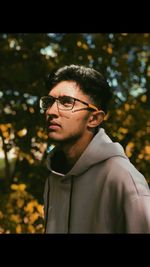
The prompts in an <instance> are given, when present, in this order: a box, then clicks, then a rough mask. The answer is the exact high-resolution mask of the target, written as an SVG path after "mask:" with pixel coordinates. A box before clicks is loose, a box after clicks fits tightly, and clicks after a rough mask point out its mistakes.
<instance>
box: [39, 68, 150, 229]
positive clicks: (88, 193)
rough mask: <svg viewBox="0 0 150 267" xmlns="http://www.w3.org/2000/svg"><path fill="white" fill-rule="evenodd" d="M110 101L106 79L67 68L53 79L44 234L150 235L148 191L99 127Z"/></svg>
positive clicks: (45, 103)
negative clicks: (51, 147) (50, 144)
mask: <svg viewBox="0 0 150 267" xmlns="http://www.w3.org/2000/svg"><path fill="white" fill-rule="evenodd" d="M111 97H112V92H111V88H110V86H109V85H108V83H107V81H106V79H105V78H104V77H103V75H102V74H101V73H100V72H98V71H96V70H95V69H93V68H89V67H85V66H78V65H69V66H64V67H62V68H60V69H58V70H57V71H56V72H55V73H54V74H53V75H51V76H50V79H49V91H48V94H47V96H43V97H42V98H41V99H40V106H41V108H42V109H43V110H45V119H46V124H47V133H48V139H49V141H50V142H51V143H52V144H53V145H54V148H53V149H52V150H51V152H50V153H49V155H48V159H47V166H48V169H49V171H50V175H49V177H48V178H47V180H46V183H45V189H44V211H45V233H150V190H149V187H148V184H147V182H146V179H145V178H144V176H143V175H142V174H141V173H140V172H139V171H138V170H137V169H136V168H135V167H134V166H133V164H132V163H131V162H130V160H129V159H128V157H127V156H126V154H125V152H124V149H123V147H122V146H121V145H120V144H119V143H118V142H113V140H111V139H110V137H109V136H108V135H107V133H106V132H105V130H104V129H103V128H102V127H101V123H102V122H103V120H104V118H105V115H106V114H107V108H108V107H107V106H108V103H109V102H110V100H111Z"/></svg>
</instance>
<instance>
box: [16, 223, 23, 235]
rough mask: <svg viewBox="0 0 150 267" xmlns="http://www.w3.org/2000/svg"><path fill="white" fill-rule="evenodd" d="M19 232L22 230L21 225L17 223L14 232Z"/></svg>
mask: <svg viewBox="0 0 150 267" xmlns="http://www.w3.org/2000/svg"><path fill="white" fill-rule="evenodd" d="M21 232H22V228H21V225H20V224H18V225H17V226H16V233H17V234H20V233H21Z"/></svg>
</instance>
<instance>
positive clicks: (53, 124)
mask: <svg viewBox="0 0 150 267" xmlns="http://www.w3.org/2000/svg"><path fill="white" fill-rule="evenodd" d="M59 128H61V125H60V124H58V123H56V122H50V123H49V124H48V129H49V130H57V129H59Z"/></svg>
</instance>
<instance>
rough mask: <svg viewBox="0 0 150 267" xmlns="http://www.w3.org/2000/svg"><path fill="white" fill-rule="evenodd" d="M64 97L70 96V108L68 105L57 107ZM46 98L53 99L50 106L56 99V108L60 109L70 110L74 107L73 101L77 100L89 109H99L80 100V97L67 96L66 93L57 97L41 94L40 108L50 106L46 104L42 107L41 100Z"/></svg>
mask: <svg viewBox="0 0 150 267" xmlns="http://www.w3.org/2000/svg"><path fill="white" fill-rule="evenodd" d="M64 97H68V98H70V99H71V100H73V104H72V106H71V108H70V107H69V108H60V107H59V104H61V99H63V98H64ZM47 99H50V100H51V101H52V100H53V101H52V102H51V106H52V105H53V104H54V103H55V101H56V102H57V108H58V109H60V110H72V109H73V108H74V105H75V101H78V102H80V103H82V104H84V105H86V106H87V107H88V108H89V109H93V110H96V111H98V110H99V109H98V108H97V107H96V106H95V105H93V104H89V103H87V102H85V101H82V100H80V99H78V98H75V97H72V96H67V95H64V96H59V97H53V96H51V95H48V96H42V97H41V98H40V108H42V109H44V110H46V109H48V108H49V107H50V105H49V106H47V107H45V108H44V107H43V101H44V100H47Z"/></svg>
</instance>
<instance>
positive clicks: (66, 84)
mask: <svg viewBox="0 0 150 267" xmlns="http://www.w3.org/2000/svg"><path fill="white" fill-rule="evenodd" d="M49 95H52V96H54V97H58V96H63V95H67V96H72V97H75V98H80V97H82V99H83V97H84V99H89V96H87V95H85V94H84V93H83V92H82V91H81V89H80V87H79V85H77V84H76V82H74V81H62V82H60V83H58V84H57V85H56V86H54V87H53V88H52V90H50V92H49Z"/></svg>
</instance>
